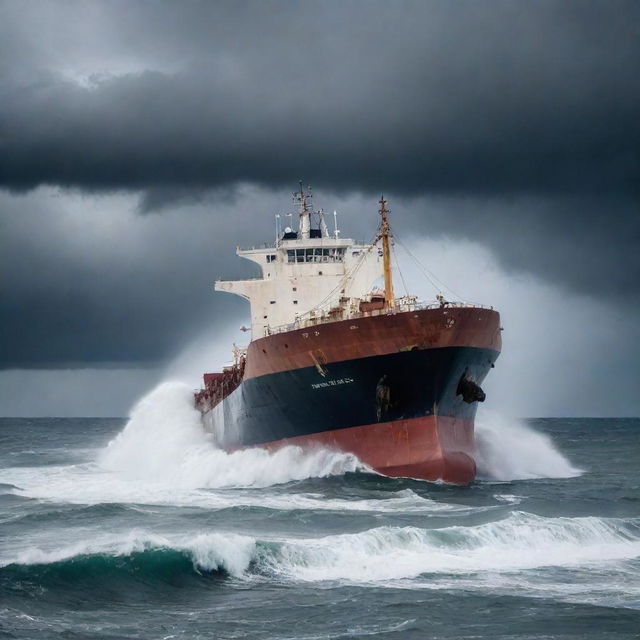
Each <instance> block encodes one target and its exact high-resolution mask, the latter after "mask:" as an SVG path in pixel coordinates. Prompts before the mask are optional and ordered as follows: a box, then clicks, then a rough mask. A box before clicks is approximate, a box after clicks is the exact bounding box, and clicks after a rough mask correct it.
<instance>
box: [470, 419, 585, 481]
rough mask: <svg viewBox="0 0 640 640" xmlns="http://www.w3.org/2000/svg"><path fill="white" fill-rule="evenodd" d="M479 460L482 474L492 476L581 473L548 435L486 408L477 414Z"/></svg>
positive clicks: (538, 475)
mask: <svg viewBox="0 0 640 640" xmlns="http://www.w3.org/2000/svg"><path fill="white" fill-rule="evenodd" d="M476 464H477V466H478V476H479V478H480V479H483V478H484V479H489V480H525V479H530V478H571V477H573V476H577V475H580V473H581V470H580V469H577V468H575V467H574V466H573V465H572V464H571V463H570V462H569V461H568V460H567V459H566V458H565V457H564V456H563V455H562V453H560V452H559V451H558V450H557V449H556V447H555V446H554V444H553V442H552V440H551V438H550V437H549V436H547V435H545V434H542V433H539V432H537V431H535V430H534V429H532V428H531V427H530V426H528V425H526V424H525V423H524V421H522V420H518V419H517V418H505V417H504V416H501V415H499V414H497V413H494V412H490V411H487V410H486V409H482V410H481V411H479V412H478V417H477V418H476Z"/></svg>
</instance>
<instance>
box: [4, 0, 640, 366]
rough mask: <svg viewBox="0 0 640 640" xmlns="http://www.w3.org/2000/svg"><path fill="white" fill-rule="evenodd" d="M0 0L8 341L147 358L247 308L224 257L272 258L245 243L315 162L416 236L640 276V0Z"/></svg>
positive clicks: (545, 271) (319, 178)
mask: <svg viewBox="0 0 640 640" xmlns="http://www.w3.org/2000/svg"><path fill="white" fill-rule="evenodd" d="M0 6H1V11H2V15H1V16H0V92H1V94H2V100H0V154H1V155H0V188H3V189H4V190H5V192H4V194H2V195H3V199H2V202H1V205H0V213H1V214H2V215H3V220H4V222H3V236H4V238H5V242H6V247H4V248H3V260H4V261H5V265H6V266H5V268H4V269H3V271H5V273H7V274H9V277H8V278H7V279H6V283H5V286H4V291H3V305H4V309H5V312H6V314H5V315H6V321H5V320H3V329H5V331H4V337H5V345H6V348H4V352H5V353H4V361H5V366H6V365H7V364H10V365H12V366H15V365H22V366H42V365H43V364H47V365H55V364H56V363H68V362H90V363H100V362H107V361H118V362H129V363H132V364H135V363H144V362H149V361H151V360H158V359H161V358H163V357H167V356H168V355H170V354H171V353H172V352H173V351H175V349H176V348H177V346H178V345H179V344H180V342H181V340H182V339H183V337H184V336H185V335H190V334H193V332H194V331H196V330H197V329H198V328H199V327H201V326H204V325H205V324H206V323H207V322H209V323H213V322H216V321H220V320H221V319H222V318H225V319H228V318H229V315H230V316H231V320H234V319H235V317H236V316H235V315H234V314H237V316H238V318H240V317H241V316H242V311H243V310H244V307H243V306H242V305H243V303H242V301H240V300H234V298H233V297H231V296H213V295H209V294H210V288H211V280H212V279H213V278H214V277H215V276H218V275H224V276H226V277H239V276H242V275H249V274H250V273H253V272H251V271H250V270H248V269H246V268H245V270H244V271H243V270H242V269H243V267H241V266H238V263H241V261H237V260H234V259H233V249H232V247H233V246H234V245H235V244H236V243H245V242H250V241H251V242H252V241H259V240H264V239H267V238H269V237H271V233H272V230H271V228H270V226H269V223H270V222H271V221H272V218H271V217H270V216H271V215H272V214H273V213H274V212H275V211H282V210H283V209H285V208H287V205H288V204H289V201H288V197H287V196H288V193H287V192H288V191H289V190H290V186H291V185H292V183H293V184H294V185H295V182H296V180H297V179H298V178H299V177H304V178H305V179H306V180H309V181H311V182H312V184H314V186H316V187H317V191H318V192H319V195H321V196H322V197H321V198H320V199H319V200H318V203H317V204H318V205H319V206H326V207H327V208H331V209H333V208H334V207H337V208H339V209H343V210H344V212H345V220H348V224H349V227H351V229H352V230H355V232H357V233H355V234H356V235H358V236H360V235H361V236H366V237H369V236H370V232H371V229H372V226H373V225H375V224H376V215H375V207H376V205H375V200H376V199H377V198H376V197H374V194H377V193H379V192H380V191H384V192H385V193H387V194H389V195H390V196H391V198H392V208H393V216H394V224H396V228H397V229H398V232H399V234H400V236H404V238H405V239H406V236H407V235H408V234H412V233H420V234H426V233H428V234H431V235H438V234H440V235H442V234H444V235H452V236H454V237H465V238H471V239H474V240H479V241H482V242H483V243H484V244H486V245H489V246H490V247H491V248H492V249H493V250H494V251H495V252H496V255H497V256H498V258H499V259H500V260H501V262H502V264H503V265H506V266H507V267H509V268H511V269H514V270H529V271H532V272H534V273H536V274H539V275H541V276H543V277H544V278H546V279H547V280H549V281H550V282H553V283H556V284H559V285H560V286H561V287H565V288H567V289H569V290H575V291H578V292H581V293H586V294H589V295H593V296H603V295H604V296H609V298H610V299H612V300H615V301H616V304H617V305H620V308H624V306H625V305H627V306H628V305H636V304H637V302H638V295H639V293H638V285H637V282H638V281H639V279H640V252H639V251H638V250H637V247H638V244H639V243H640V222H639V220H640V218H639V216H638V213H637V208H638V200H639V187H638V185H640V182H639V180H640V160H639V155H638V153H639V152H638V150H639V149H640V120H639V119H638V113H640V83H638V81H637V78H638V77H639V76H640V73H639V72H640V68H639V67H640V4H638V3H635V2H634V3H627V2H535V3H534V2H520V3H516V2H491V3H489V2H456V3H451V2H381V3H373V2H335V3H334V2H323V3H297V2H296V3H294V2H291V3H287V2H255V3H246V2H229V3H224V2H216V3H200V2H191V3H184V2H182V3H160V2H153V3H151V2H150V3H146V2H136V3H131V2H109V3H98V2H92V3H81V2H57V3H46V2H41V3H36V2H34V3H22V2H13V3H11V2H5V3H3V4H1V5H0ZM247 183H250V184H254V185H260V187H261V189H260V190H259V191H256V192H252V195H251V194H250V195H247V192H246V191H245V190H243V189H244V186H243V184H244V185H245V186H246V184H247ZM39 185H54V186H61V187H64V188H70V189H71V190H72V193H73V194H75V195H69V193H68V192H65V194H63V196H62V197H61V199H60V203H61V204H60V206H56V205H55V201H54V200H52V196H51V193H50V192H49V191H48V190H36V191H34V189H36V188H37V187H38V186H39ZM7 192H9V193H11V194H13V195H9V193H7ZM114 193H115V194H123V193H124V194H129V195H123V196H120V195H118V196H109V197H125V198H129V199H128V200H127V201H126V202H122V203H121V204H120V205H119V206H121V207H122V208H124V209H125V210H126V211H127V212H128V213H130V214H131V215H127V216H125V217H124V218H118V216H117V215H115V213H114V211H112V210H111V209H110V207H111V206H113V205H109V206H107V204H108V201H109V197H106V198H105V199H104V200H101V199H100V198H101V194H114ZM78 194H85V195H86V198H87V199H86V205H87V207H86V209H87V210H86V211H85V212H84V214H78V216H77V218H74V222H73V224H71V223H69V224H67V223H68V220H67V219H66V217H65V207H66V206H70V205H69V202H72V201H73V202H75V199H77V198H78V197H80V196H78ZM89 205H91V206H89ZM73 206H74V207H77V206H78V205H77V202H76V204H74V205H73ZM365 207H368V208H367V209H366V211H369V212H370V214H371V215H368V214H367V215H368V217H367V215H364V214H363V211H364V210H365V209H364V208H365ZM136 211H138V212H144V213H149V212H162V215H158V216H136V215H134V214H135V212H136ZM104 219H118V220H119V221H120V222H119V223H118V224H119V225H120V226H118V229H119V232H120V235H119V236H112V235H111V234H110V233H109V231H108V229H102V230H101V229H99V230H97V231H95V230H93V231H92V230H91V227H92V226H93V225H94V224H96V220H101V221H102V220H104ZM78 220H82V223H78ZM114 224H115V223H114ZM249 236H250V238H249ZM132 238H133V239H135V242H134V241H133V240H132ZM72 239H75V241H72ZM101 239H102V240H101ZM91 243H96V246H95V247H94V248H93V249H92V250H90V249H88V248H87V244H88V245H89V246H90V247H93V245H92V244H91ZM100 244H102V248H100ZM431 266H432V268H433V267H434V265H431ZM7 338H8V339H7Z"/></svg>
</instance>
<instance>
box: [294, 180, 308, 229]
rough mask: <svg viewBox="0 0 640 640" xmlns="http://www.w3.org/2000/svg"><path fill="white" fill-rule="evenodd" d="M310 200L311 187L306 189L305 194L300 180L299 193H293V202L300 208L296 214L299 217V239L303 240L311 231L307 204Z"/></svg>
mask: <svg viewBox="0 0 640 640" xmlns="http://www.w3.org/2000/svg"><path fill="white" fill-rule="evenodd" d="M310 199H311V187H307V192H305V190H304V187H303V186H302V180H300V191H295V192H294V193H293V201H294V202H295V203H297V204H298V206H299V207H300V208H299V210H298V214H299V215H300V226H299V229H300V237H301V238H305V239H307V238H308V237H309V231H310V229H311V219H310V216H309V214H310V211H309V203H308V200H310Z"/></svg>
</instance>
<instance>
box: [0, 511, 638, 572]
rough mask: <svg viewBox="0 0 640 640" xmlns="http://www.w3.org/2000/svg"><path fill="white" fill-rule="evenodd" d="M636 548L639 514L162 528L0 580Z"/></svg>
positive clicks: (580, 557) (541, 562) (33, 555)
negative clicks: (470, 522) (313, 529)
mask: <svg viewBox="0 0 640 640" xmlns="http://www.w3.org/2000/svg"><path fill="white" fill-rule="evenodd" d="M638 557H640V519H633V520H621V519H615V518H608V519H607V518H596V517H586V518H543V517H540V516H535V515H532V514H528V513H524V512H513V513H511V514H510V515H509V516H508V517H507V518H505V519H504V520H501V521H497V522H491V523H488V524H482V525H477V526H471V527H463V526H453V527H445V528H441V529H421V528H417V527H390V526H384V527H378V528H374V529H369V530H367V531H363V532H361V533H351V534H341V535H330V536H326V537H322V538H304V539H266V538H265V539H255V538H252V537H249V536H242V535H237V534H232V533H206V534H196V535H192V536H191V537H182V538H180V537H165V536H161V535H157V534H150V533H145V532H132V533H130V534H128V535H125V536H120V537H119V536H118V535H117V534H109V535H107V536H103V537H102V538H98V539H95V540H92V541H91V542H78V543H76V544H73V545H70V546H68V547H63V548H59V549H54V550H48V551H45V550H41V549H39V548H32V549H28V550H25V551H22V552H21V553H19V554H17V556H16V557H13V558H4V559H3V560H2V562H0V564H1V565H2V568H1V569H0V580H1V581H2V582H3V583H5V581H7V580H12V579H15V578H16V577H17V576H21V577H22V578H26V577H29V576H31V577H34V578H37V579H41V578H43V577H47V576H49V577H50V578H52V579H59V578H65V577H74V579H75V578H81V577H83V576H84V574H85V573H86V574H91V576H92V577H93V578H95V579H99V578H100V575H101V574H102V575H104V574H108V573H114V572H115V573H119V574H122V575H128V574H132V575H135V576H136V578H137V577H139V576H143V577H145V578H146V579H149V578H153V579H160V580H165V579H169V578H171V579H174V578H175V577H176V576H177V575H179V574H195V575H202V574H205V573H218V574H224V575H229V576H233V577H236V578H248V577H251V576H254V577H255V576H262V577H266V578H270V579H274V578H275V579H284V580H293V581H305V582H306V581H311V582H316V581H346V582H356V583H362V582H381V581H382V582H384V581H388V580H394V579H407V578H417V577H418V576H420V575H423V574H448V575H451V574H454V575H455V574H458V575H460V574H473V573H476V572H512V571H521V570H527V569H536V568H540V567H549V566H555V567H577V566H583V565H590V566H591V565H597V564H600V565H602V564H605V565H606V563H610V562H611V561H614V560H622V559H632V558H638Z"/></svg>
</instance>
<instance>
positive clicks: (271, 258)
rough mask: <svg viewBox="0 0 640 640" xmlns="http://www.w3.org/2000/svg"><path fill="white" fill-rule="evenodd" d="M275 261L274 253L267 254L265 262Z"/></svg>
mask: <svg viewBox="0 0 640 640" xmlns="http://www.w3.org/2000/svg"><path fill="white" fill-rule="evenodd" d="M275 261H276V256H275V254H273V253H272V254H270V255H268V256H267V262H275Z"/></svg>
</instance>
